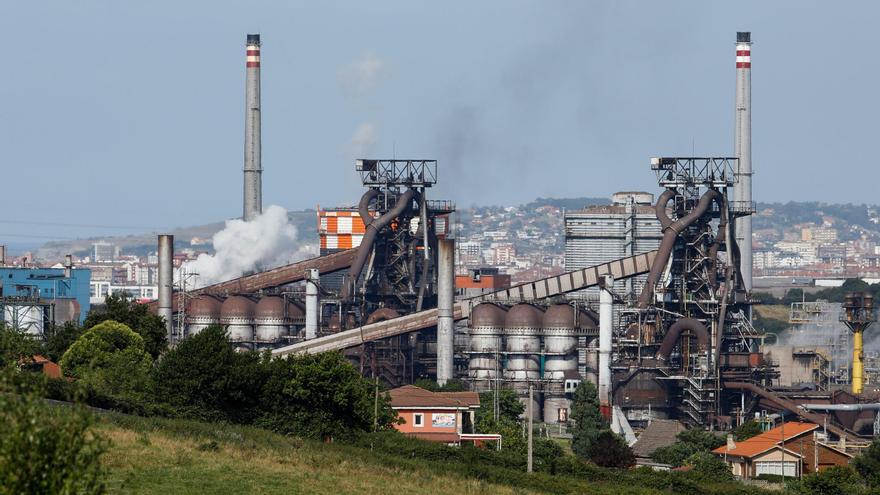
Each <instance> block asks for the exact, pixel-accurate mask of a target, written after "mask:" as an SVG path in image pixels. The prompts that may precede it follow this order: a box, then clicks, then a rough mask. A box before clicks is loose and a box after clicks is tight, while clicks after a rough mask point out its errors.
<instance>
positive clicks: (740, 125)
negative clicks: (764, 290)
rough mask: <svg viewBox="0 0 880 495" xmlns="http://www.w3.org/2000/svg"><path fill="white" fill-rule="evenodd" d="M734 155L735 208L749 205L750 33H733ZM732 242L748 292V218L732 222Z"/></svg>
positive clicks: (750, 191)
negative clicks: (738, 253) (736, 249)
mask: <svg viewBox="0 0 880 495" xmlns="http://www.w3.org/2000/svg"><path fill="white" fill-rule="evenodd" d="M733 147H734V153H735V154H734V156H736V157H737V158H739V160H738V161H737V169H736V179H737V182H736V185H734V188H733V200H734V201H736V202H738V206H739V207H746V208H750V207H751V204H752V33H750V32H738V33H736V127H735V129H734V138H733ZM735 225H736V241H737V244H739V250H740V271H741V272H742V277H743V286H744V287H745V290H746V291H751V290H752V217H751V215H747V216H744V217H739V218H737V219H736V224H735Z"/></svg>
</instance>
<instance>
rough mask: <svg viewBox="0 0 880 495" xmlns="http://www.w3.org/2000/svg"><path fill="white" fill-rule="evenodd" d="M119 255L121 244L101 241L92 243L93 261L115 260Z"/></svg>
mask: <svg viewBox="0 0 880 495" xmlns="http://www.w3.org/2000/svg"><path fill="white" fill-rule="evenodd" d="M118 257H119V246H116V245H113V244H110V243H109V242H104V241H99V242H96V243H93V244H92V261H95V262H102V261H114V260H115V259H116V258H118Z"/></svg>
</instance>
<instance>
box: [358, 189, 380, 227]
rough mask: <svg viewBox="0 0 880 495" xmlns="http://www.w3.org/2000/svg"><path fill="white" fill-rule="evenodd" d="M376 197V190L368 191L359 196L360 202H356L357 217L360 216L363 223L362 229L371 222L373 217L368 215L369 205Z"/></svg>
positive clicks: (377, 192) (377, 193)
mask: <svg viewBox="0 0 880 495" xmlns="http://www.w3.org/2000/svg"><path fill="white" fill-rule="evenodd" d="M378 195H379V190H378V189H370V190H368V191H367V192H365V193H364V195H363V196H361V200H360V201H359V202H358V215H360V216H361V220H363V222H364V227H366V226H367V225H370V224H371V223H372V222H373V215H370V203H372V202H373V200H374V199H376V196H378Z"/></svg>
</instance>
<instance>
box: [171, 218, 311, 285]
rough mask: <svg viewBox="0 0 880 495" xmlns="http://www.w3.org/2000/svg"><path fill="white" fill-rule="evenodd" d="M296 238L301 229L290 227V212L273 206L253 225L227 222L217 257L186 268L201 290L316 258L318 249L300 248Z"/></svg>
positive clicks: (218, 242)
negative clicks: (253, 273)
mask: <svg viewBox="0 0 880 495" xmlns="http://www.w3.org/2000/svg"><path fill="white" fill-rule="evenodd" d="M296 238H297V229H296V227H295V226H293V225H292V224H291V223H290V221H289V219H288V217H287V210H285V209H284V208H282V207H280V206H276V205H272V206H269V207H268V208H266V209H265V210H263V214H262V215H259V216H257V217H256V218H254V219H253V220H252V221H250V222H245V221H244V220H241V219H234V220H227V221H226V227H225V228H224V229H223V230H221V231H220V232H217V233H216V234H214V237H213V239H212V243H213V245H214V251H215V254H213V255H211V254H201V255H199V257H198V258H196V260H195V261H191V262H189V263H187V264H186V265H185V268H186V271H187V272H189V273H197V274H198V276H197V277H195V279H194V280H195V286H196V288H198V287H204V286H206V285H211V284H215V283H218V282H224V281H227V280H231V279H234V278H237V277H240V276H242V275H244V274H246V273H250V272H254V271H262V270H268V269H271V268H275V267H278V266H281V265H285V264H289V263H293V262H295V261H299V260H302V259H305V258H306V257H308V256H311V255H314V254H315V252H316V249H315V246H313V245H303V244H298V243H297V242H296Z"/></svg>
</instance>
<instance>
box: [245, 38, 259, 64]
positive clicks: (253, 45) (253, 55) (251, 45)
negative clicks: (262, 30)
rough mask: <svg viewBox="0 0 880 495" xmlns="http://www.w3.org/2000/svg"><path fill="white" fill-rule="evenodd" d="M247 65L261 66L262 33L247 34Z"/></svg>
mask: <svg viewBox="0 0 880 495" xmlns="http://www.w3.org/2000/svg"><path fill="white" fill-rule="evenodd" d="M247 66H248V67H259V66H260V35H259V34H249V35H247Z"/></svg>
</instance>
